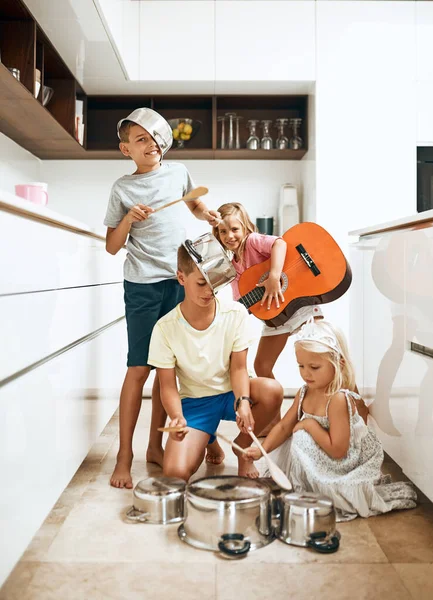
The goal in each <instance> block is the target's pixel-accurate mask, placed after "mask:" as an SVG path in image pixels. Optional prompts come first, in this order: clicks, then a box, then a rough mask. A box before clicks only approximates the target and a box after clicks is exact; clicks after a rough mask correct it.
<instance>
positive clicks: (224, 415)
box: [182, 392, 236, 444]
mask: <svg viewBox="0 0 433 600" xmlns="http://www.w3.org/2000/svg"><path fill="white" fill-rule="evenodd" d="M234 404H235V396H234V394H233V392H226V393H225V394H217V395H216V396H205V397H204V398H182V412H183V416H184V417H185V420H186V424H187V426H188V427H192V428H193V429H198V430H199V431H204V432H205V433H208V434H209V435H210V440H209V444H212V442H214V441H215V439H216V438H215V436H214V433H215V431H216V430H217V429H218V425H219V424H220V421H236V413H235V406H234Z"/></svg>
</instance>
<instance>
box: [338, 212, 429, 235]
mask: <svg viewBox="0 0 433 600" xmlns="http://www.w3.org/2000/svg"><path fill="white" fill-rule="evenodd" d="M428 222H430V223H431V224H432V225H433V210H426V211H424V212H422V213H419V214H416V215H412V216H409V217H403V218H402V219H396V220H394V221H388V222H387V223H380V224H378V225H371V226H370V227H365V228H363V229H355V230H354V231H349V235H353V236H355V235H356V236H359V237H364V236H367V235H374V234H376V233H383V232H385V231H395V230H398V229H413V228H416V226H418V225H420V224H424V223H428Z"/></svg>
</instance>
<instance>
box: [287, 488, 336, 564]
mask: <svg viewBox="0 0 433 600" xmlns="http://www.w3.org/2000/svg"><path fill="white" fill-rule="evenodd" d="M335 523H336V513H335V509H334V505H333V504H332V502H331V500H330V499H329V498H327V497H326V496H321V495H319V494H313V493H311V492H303V493H292V492H288V493H285V494H282V496H281V517H280V530H279V533H278V538H279V539H280V540H281V541H283V542H284V543H286V544H293V545H294V546H308V547H310V548H314V550H317V551H318V552H326V553H329V552H336V551H337V550H338V547H339V544H340V534H339V533H338V532H337V531H336V529H335Z"/></svg>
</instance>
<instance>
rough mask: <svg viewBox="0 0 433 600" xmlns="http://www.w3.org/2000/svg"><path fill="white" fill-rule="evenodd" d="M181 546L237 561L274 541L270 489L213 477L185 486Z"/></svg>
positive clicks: (243, 480)
mask: <svg viewBox="0 0 433 600" xmlns="http://www.w3.org/2000/svg"><path fill="white" fill-rule="evenodd" d="M178 533H179V537H180V539H181V540H183V541H184V542H186V543H188V544H190V545H191V546H194V547H196V548H201V549H203V550H213V551H215V552H218V551H219V552H221V553H222V554H223V555H224V556H226V557H228V558H240V557H242V556H245V555H246V554H247V553H248V552H249V551H250V550H257V549H258V548H262V547H263V546H266V545H267V544H270V543H271V542H272V541H273V540H274V534H273V529H272V525H271V494H270V489H269V488H268V486H266V485H265V484H263V483H260V482H258V481H257V480H253V479H248V477H237V476H216V477H204V478H202V479H198V480H197V481H194V482H192V483H190V484H188V485H187V486H186V491H185V521H184V523H183V524H182V525H181V526H180V527H179V530H178Z"/></svg>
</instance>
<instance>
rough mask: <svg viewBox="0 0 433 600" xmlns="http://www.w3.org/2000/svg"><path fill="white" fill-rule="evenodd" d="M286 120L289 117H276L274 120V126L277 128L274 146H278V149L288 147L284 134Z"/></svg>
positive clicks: (287, 120)
mask: <svg viewBox="0 0 433 600" xmlns="http://www.w3.org/2000/svg"><path fill="white" fill-rule="evenodd" d="M288 122H289V119H276V121H275V127H276V128H277V129H278V137H277V139H276V140H275V147H276V148H278V150H287V148H288V147H289V140H288V138H287V137H286V136H285V135H284V128H285V126H286V125H287V123H288Z"/></svg>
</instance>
